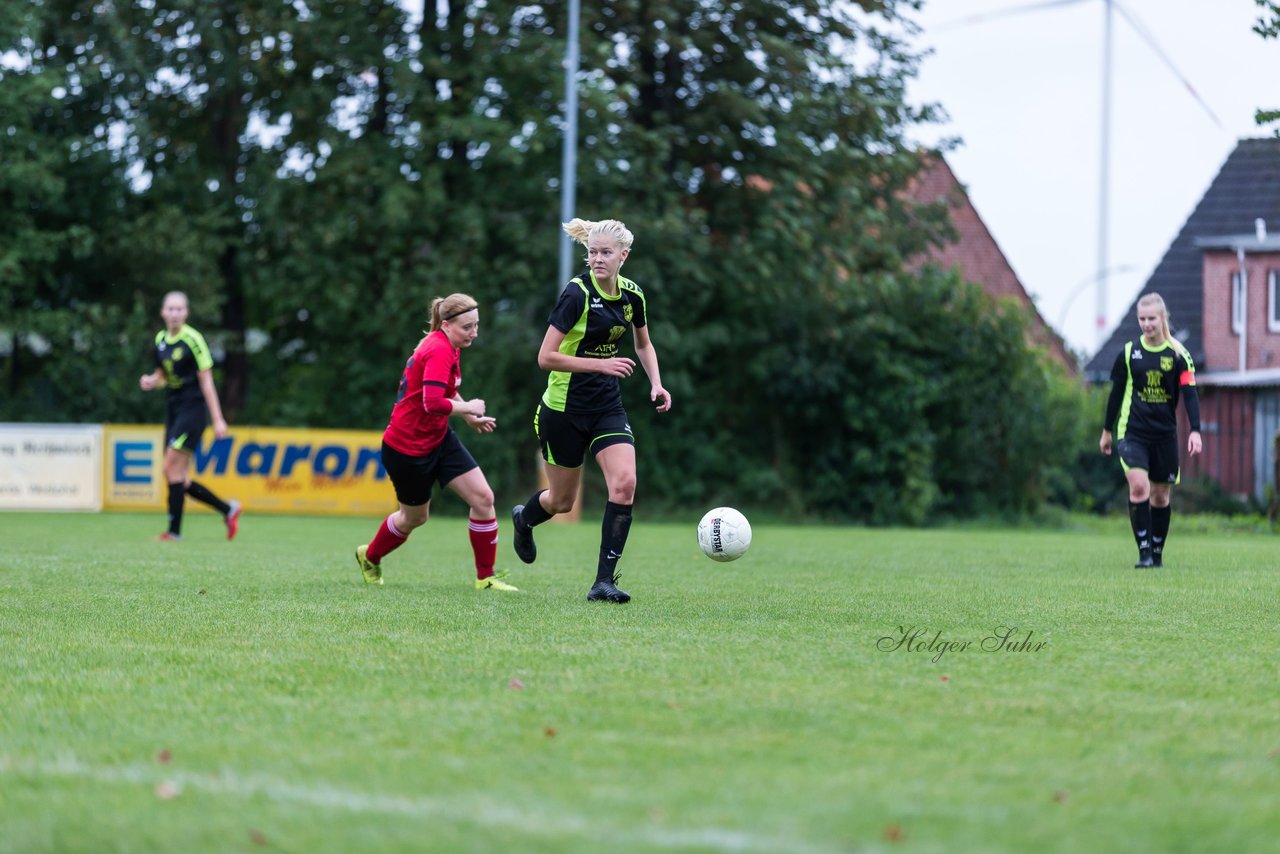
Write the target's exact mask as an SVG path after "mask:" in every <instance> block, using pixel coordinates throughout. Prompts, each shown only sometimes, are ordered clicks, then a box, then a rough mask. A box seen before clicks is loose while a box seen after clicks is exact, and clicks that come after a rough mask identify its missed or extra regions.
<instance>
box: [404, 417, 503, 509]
mask: <svg viewBox="0 0 1280 854" xmlns="http://www.w3.org/2000/svg"><path fill="white" fill-rule="evenodd" d="M479 465H480V464H479V463H477V462H476V459H475V457H473V456H471V452H470V451H468V450H467V446H466V445H464V444H462V440H461V439H459V438H458V434H457V433H455V432H453V428H452V427H450V428H449V429H448V431H447V432H446V433H445V434H444V441H442V442H441V443H440V444H439V445H438V446H437V447H436V449H435V450H434V451H432V452H431V453H429V454H427V455H426V456H425V457H412V456H409V455H408V454H402V453H400V452H399V451H397V450H396V449H395V448H393V447H391V446H390V445H388V444H387V443H386V442H383V443H382V467H383V468H385V469H386V470H387V477H389V478H391V484H392V486H394V487H395V488H396V501H399V502H400V503H401V504H404V505H407V506H409V507H421V506H422V505H423V504H426V503H427V502H429V501H430V500H431V488H432V487H433V486H435V485H436V484H437V483H439V484H440V485H441V486H448V485H449V483H450V482H451V481H452V480H453V479H454V478H456V477H458V476H459V475H463V474H466V473H467V472H469V471H471V470H472V469H473V468H478V467H479Z"/></svg>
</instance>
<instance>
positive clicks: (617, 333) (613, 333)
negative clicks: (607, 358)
mask: <svg viewBox="0 0 1280 854" xmlns="http://www.w3.org/2000/svg"><path fill="white" fill-rule="evenodd" d="M626 331H627V327H625V326H615V327H613V328H612V329H610V330H609V343H610V344H612V343H613V342H614V341H617V340H618V339H619V338H621V337H622V333H624V332H626Z"/></svg>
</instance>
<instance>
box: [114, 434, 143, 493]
mask: <svg viewBox="0 0 1280 854" xmlns="http://www.w3.org/2000/svg"><path fill="white" fill-rule="evenodd" d="M151 449H152V444H151V443H150V442H116V453H115V460H114V465H115V472H114V476H113V479H114V480H115V482H116V483H151Z"/></svg>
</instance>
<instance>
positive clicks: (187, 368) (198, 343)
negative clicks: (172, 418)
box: [155, 324, 213, 406]
mask: <svg viewBox="0 0 1280 854" xmlns="http://www.w3.org/2000/svg"><path fill="white" fill-rule="evenodd" d="M155 360H156V367H158V368H160V369H161V370H163V371H164V389H165V402H166V403H168V404H169V405H170V406H176V405H182V404H185V403H190V402H193V401H200V402H203V401H204V395H203V394H202V393H201V391H200V381H199V378H198V374H199V373H200V371H207V370H209V369H210V368H212V367H213V357H212V356H211V355H209V347H208V345H207V344H205V343H204V336H202V335H201V334H200V333H199V332H197V331H196V330H194V329H192V328H191V327H190V326H187V325H186V324H183V326H182V328H181V329H179V330H178V334H177V335H169V333H168V331H166V330H164V329H161V330H160V331H159V332H157V333H156V343H155Z"/></svg>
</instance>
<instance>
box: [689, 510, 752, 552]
mask: <svg viewBox="0 0 1280 854" xmlns="http://www.w3.org/2000/svg"><path fill="white" fill-rule="evenodd" d="M750 545H751V523H750V522H748V521H747V517H746V516H743V515H742V514H741V513H739V512H738V511H737V510H734V509H733V508H732V507H717V508H716V509H714V510H711V511H709V512H708V513H707V515H705V516H703V517H702V521H701V522H699V523H698V546H699V547H700V548H701V549H702V553H703V554H704V555H706V556H707V557H709V558H711V559H712V560H718V561H728V560H737V559H738V558H740V557H742V556H743V555H744V554H746V553H747V547H748V546H750Z"/></svg>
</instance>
